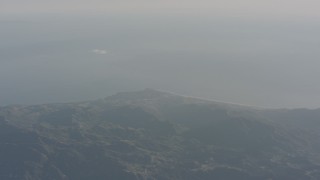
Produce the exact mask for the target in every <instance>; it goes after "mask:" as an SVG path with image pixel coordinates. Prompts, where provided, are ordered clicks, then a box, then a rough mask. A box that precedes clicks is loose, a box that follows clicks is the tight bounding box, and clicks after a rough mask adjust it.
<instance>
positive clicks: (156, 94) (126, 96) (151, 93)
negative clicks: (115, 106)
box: [106, 88, 176, 101]
mask: <svg viewBox="0 0 320 180" xmlns="http://www.w3.org/2000/svg"><path fill="white" fill-rule="evenodd" d="M172 96H176V95H174V94H171V93H168V92H163V91H159V90H155V89H151V88H146V89H144V90H141V91H134V92H119V93H117V94H115V95H113V96H110V97H107V98H106V100H118V101H119V100H120V101H121V100H122V101H123V100H125V101H136V100H154V99H160V98H167V97H172Z"/></svg>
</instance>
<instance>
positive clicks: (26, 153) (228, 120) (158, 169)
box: [0, 89, 320, 180]
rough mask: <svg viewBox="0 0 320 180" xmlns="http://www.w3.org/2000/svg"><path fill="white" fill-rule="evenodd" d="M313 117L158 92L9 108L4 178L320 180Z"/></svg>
mask: <svg viewBox="0 0 320 180" xmlns="http://www.w3.org/2000/svg"><path fill="white" fill-rule="evenodd" d="M308 112H309V111H308V110H306V111H305V112H304V113H303V114H302V115H301V113H299V112H297V110H287V111H282V110H263V109H254V108H250V107H245V106H238V105H232V104H226V103H217V102H211V101H205V100H199V99H195V98H189V97H183V96H178V95H173V94H170V93H164V92H159V91H155V90H151V89H146V90H144V91H139V92H128V93H118V94H116V95H114V96H110V97H107V98H105V99H101V100H96V101H89V102H81V103H68V104H47V105H35V106H8V107H2V108H0V134H1V135H0V146H1V148H0V157H1V161H0V166H1V168H0V179H30V180H31V179H32V180H43V179H48V180H50V179H52V180H53V179H71V180H81V179H86V180H87V179H95V180H99V179H103V180H105V179H121V180H126V179H177V180H178V179H181V180H188V179H190V180H195V179H201V180H202V179H203V180H206V179H210V180H212V179H223V180H226V179H237V180H239V179H240V180H241V179H243V180H248V179H279V180H280V179H299V180H300V179H320V153H319V152H320V151H319V150H320V148H319V147H320V145H319V144H320V143H319V142H318V137H319V134H320V133H319V134H317V131H315V130H314V128H313V127H314V126H318V125H320V123H319V121H317V118H318V119H319V118H320V113H313V114H312V117H313V118H312V123H313V124H312V126H310V125H309V123H308V124H305V123H303V122H304V121H306V120H307V118H310V116H309V113H308ZM318 114H319V115H318ZM298 117H301V118H302V119H300V118H298ZM290 119H293V121H290ZM304 125H305V126H304ZM310 128H311V129H312V130H310V131H309V129H310Z"/></svg>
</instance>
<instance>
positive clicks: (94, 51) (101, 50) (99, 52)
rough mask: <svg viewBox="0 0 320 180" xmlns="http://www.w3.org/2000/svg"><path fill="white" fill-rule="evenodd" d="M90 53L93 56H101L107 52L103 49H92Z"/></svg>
mask: <svg viewBox="0 0 320 180" xmlns="http://www.w3.org/2000/svg"><path fill="white" fill-rule="evenodd" d="M91 52H92V53H94V54H101V55H103V54H108V51H107V50H104V49H93V50H92V51H91Z"/></svg>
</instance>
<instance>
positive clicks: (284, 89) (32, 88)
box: [0, 0, 320, 108]
mask: <svg viewBox="0 0 320 180" xmlns="http://www.w3.org/2000/svg"><path fill="white" fill-rule="evenodd" d="M318 7H320V2H318V1H312V0H305V1H295V0H292V1H288V0H277V1H276V0H268V1H266V0H260V1H257V0H255V1H253V0H241V1H240V0H239V1H236V0H218V1H209V0H208V1H207V0H205V1H195V0H185V1H182V0H176V1H169V0H162V1H160V0H154V1H150V0H148V1H147V0H137V1H129V0H124V1H115V0H113V1H102V0H91V1H88V0H64V1H62V0H56V1H51V0H50V1H49V0H1V2H0V15H1V16H0V27H1V28H0V39H1V41H0V84H1V85H0V105H6V104H21V103H22V104H35V103H47V102H69V101H79V100H86V99H96V98H102V97H105V96H107V95H111V94H114V93H116V92H118V91H131V90H141V89H144V88H155V89H163V90H166V91H172V92H175V93H181V94H185V95H189V96H198V97H202V98H208V99H216V100H219V101H228V102H234V103H240V104H248V105H257V106H266V107H309V108H319V107H320V94H319V92H320V85H319V84H320V82H319V80H318V79H319V77H320V73H319V70H318V69H319V67H320V62H319V59H320V51H319V48H320V39H319V32H320V23H319V20H318V19H319V18H320V13H319V11H318V10H317V8H318Z"/></svg>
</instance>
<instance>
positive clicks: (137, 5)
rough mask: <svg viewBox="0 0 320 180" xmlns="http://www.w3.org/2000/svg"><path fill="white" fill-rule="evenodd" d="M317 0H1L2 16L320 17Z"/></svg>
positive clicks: (0, 9)
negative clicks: (107, 14) (185, 14)
mask: <svg viewBox="0 0 320 180" xmlns="http://www.w3.org/2000/svg"><path fill="white" fill-rule="evenodd" d="M319 6H320V2H319V1H317V0H214V1H212V0H153V1H150V0H117V1H115V0H109V1H108V0H107V1H105V0H55V1H52V0H27V1H26V0H1V2H0V12H8V13H9V12H11V13H22V12H27V13H37V12H50V13H54V12H63V13H106V12H108V13H110V12H120V13H132V12H139V13H143V12H148V13H151V12H158V13H168V12H171V13H206V14H214V15H222V16H225V15H227V16H263V17H269V18H274V17H320V11H319V10H318V7H319Z"/></svg>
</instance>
